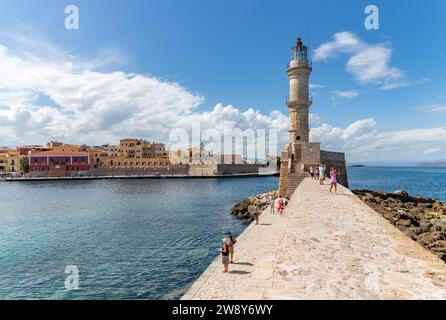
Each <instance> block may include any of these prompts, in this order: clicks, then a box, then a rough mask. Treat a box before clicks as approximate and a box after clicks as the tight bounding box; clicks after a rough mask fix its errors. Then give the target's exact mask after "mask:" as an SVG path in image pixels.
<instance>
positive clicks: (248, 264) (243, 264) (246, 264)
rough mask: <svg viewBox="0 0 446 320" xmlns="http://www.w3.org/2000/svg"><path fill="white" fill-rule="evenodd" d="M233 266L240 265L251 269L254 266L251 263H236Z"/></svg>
mask: <svg viewBox="0 0 446 320" xmlns="http://www.w3.org/2000/svg"><path fill="white" fill-rule="evenodd" d="M231 264H235V265H239V266H250V267H252V266H254V265H253V264H252V263H250V262H234V263H231Z"/></svg>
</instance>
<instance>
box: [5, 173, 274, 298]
mask: <svg viewBox="0 0 446 320" xmlns="http://www.w3.org/2000/svg"><path fill="white" fill-rule="evenodd" d="M277 184H278V179H277V178H248V179H221V180H217V179H212V180H96V181H76V182H67V181H65V182H44V183H42V182H30V183H5V182H3V183H0V299H35V298H44V299H159V298H164V299H165V298H175V297H178V295H181V293H183V291H184V288H185V287H186V286H187V285H188V284H190V283H191V282H192V281H193V280H195V279H196V278H197V277H198V276H199V275H200V273H201V272H202V271H204V269H205V268H206V267H207V266H208V265H209V263H210V262H211V261H212V259H213V258H215V256H217V255H218V249H219V247H220V245H221V241H222V239H223V238H224V237H225V232H226V231H228V230H231V231H233V232H234V233H235V234H239V233H240V232H241V231H243V227H242V226H241V224H240V222H239V221H237V220H235V219H233V218H231V216H230V214H229V210H230V208H231V207H232V206H233V205H234V204H235V202H236V201H238V200H241V199H244V198H246V197H248V196H251V195H255V194H259V193H263V192H266V191H271V190H274V189H277ZM68 265H75V266H77V267H78V269H79V275H80V279H79V286H80V290H78V291H67V290H65V286H64V282H65V277H66V276H67V275H66V274H65V273H64V270H65V267H66V266H68Z"/></svg>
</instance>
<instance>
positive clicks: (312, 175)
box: [310, 166, 314, 178]
mask: <svg viewBox="0 0 446 320" xmlns="http://www.w3.org/2000/svg"><path fill="white" fill-rule="evenodd" d="M310 174H311V177H312V178H314V168H313V166H311V167H310Z"/></svg>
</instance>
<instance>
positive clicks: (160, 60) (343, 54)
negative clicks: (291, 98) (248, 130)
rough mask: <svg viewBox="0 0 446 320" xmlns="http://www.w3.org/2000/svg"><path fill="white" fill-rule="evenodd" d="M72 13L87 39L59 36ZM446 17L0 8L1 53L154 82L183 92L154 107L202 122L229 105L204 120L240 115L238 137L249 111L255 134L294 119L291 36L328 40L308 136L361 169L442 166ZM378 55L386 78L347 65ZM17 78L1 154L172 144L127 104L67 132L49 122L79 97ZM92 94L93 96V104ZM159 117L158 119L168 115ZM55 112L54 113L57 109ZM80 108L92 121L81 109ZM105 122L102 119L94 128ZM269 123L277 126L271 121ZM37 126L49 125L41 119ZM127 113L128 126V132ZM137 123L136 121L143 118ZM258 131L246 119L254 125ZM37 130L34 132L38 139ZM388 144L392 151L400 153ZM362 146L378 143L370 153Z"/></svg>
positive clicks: (278, 9)
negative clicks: (123, 142)
mask: <svg viewBox="0 0 446 320" xmlns="http://www.w3.org/2000/svg"><path fill="white" fill-rule="evenodd" d="M67 4H75V5H77V6H78V7H79V9H80V29H79V30H71V31H69V30H66V29H65V28H64V19H65V14H64V8H65V6H66V5H67ZM369 4H374V5H377V6H378V8H379V9H380V29H379V30H366V29H365V28H364V19H365V17H366V15H365V14H364V8H365V7H366V6H367V5H369ZM445 12H446V2H444V1H442V0H438V1H435V0H431V1H415V0H408V1H372V2H371V1H360V0H354V1H353V0H351V1H280V2H278V1H266V0H257V1H254V0H243V1H240V0H239V1H234V0H229V1H198V0H188V1H179V0H176V1H173V0H167V1H165V0H164V1H142V0H141V1H136V0H130V1H117V0H112V1H110V0H109V1H102V0H95V1H70V2H65V1H56V0H45V1H44V0H37V1H20V0H15V1H10V0H2V2H1V3H0V30H2V32H0V45H3V46H4V47H6V48H7V50H8V51H7V54H8V57H9V58H11V59H12V58H13V57H15V56H19V57H20V58H21V59H22V61H23V62H27V60H26V59H28V58H29V59H30V61H34V60H38V61H39V66H40V67H42V64H45V63H47V64H49V65H52V64H57V63H60V64H63V63H64V62H66V60H69V61H71V62H72V63H73V66H74V67H73V69H70V70H68V71H67V72H68V73H70V74H71V73H72V72H83V71H91V72H96V73H99V74H100V75H102V76H104V77H108V76H109V75H111V74H113V73H114V72H118V71H119V72H122V73H125V74H129V73H132V74H133V73H134V74H138V75H142V76H144V77H147V79H152V80H153V79H156V81H158V82H156V83H155V84H153V86H154V87H157V88H158V87H159V86H161V87H163V85H169V84H172V83H176V84H178V86H179V87H174V88H172V87H169V88H168V90H164V89H162V90H161V91H162V92H163V93H164V92H166V91H170V90H173V91H172V97H165V96H163V97H162V99H159V100H163V99H164V100H165V101H166V103H168V102H169V101H170V100H169V99H177V98H178V97H179V96H181V97H183V98H184V99H183V100H181V101H177V100H175V101H174V102H173V103H172V106H176V108H179V109H181V110H183V111H182V112H184V113H185V114H189V115H191V114H193V115H195V117H196V118H199V119H201V120H202V121H204V120H205V119H208V118H207V116H209V117H211V116H212V114H211V115H209V114H208V113H212V110H214V107H215V106H216V105H218V104H221V106H222V108H228V106H232V108H233V109H231V110H229V109H224V112H223V113H225V116H222V115H221V114H219V116H216V118H215V119H214V118H212V119H210V120H209V122H210V123H212V122H213V121H214V122H215V123H221V122H222V121H223V122H224V121H226V120H227V117H241V118H242V119H237V120H234V119H233V118H231V119H232V120H234V121H235V122H236V123H237V124H238V125H240V126H242V127H243V126H249V124H248V122H249V119H252V118H250V116H249V115H246V114H245V115H243V113H244V112H246V111H247V110H248V109H249V108H252V109H253V110H256V111H257V112H258V116H255V118H256V119H257V122H258V125H261V126H265V125H267V124H268V123H269V124H271V123H277V122H278V121H283V118H281V117H280V116H277V115H273V116H271V112H272V111H274V110H278V111H280V112H281V113H283V115H285V116H287V108H286V106H285V104H284V98H285V95H287V94H288V79H287V76H286V73H285V64H286V63H287V60H288V58H289V50H290V48H291V47H292V46H293V44H294V42H295V40H296V38H297V37H298V36H302V37H303V38H304V39H306V38H307V30H310V45H311V48H312V50H313V53H315V52H317V49H318V48H320V47H321V46H322V45H324V44H328V45H330V43H331V47H329V48H333V49H332V50H333V55H331V54H328V56H327V54H321V55H320V57H319V59H317V58H315V59H314V63H313V68H314V71H313V75H312V78H311V83H312V84H313V90H312V91H313V93H314V95H315V100H314V104H313V106H312V109H311V112H312V113H313V114H314V115H315V116H314V119H315V120H314V121H313V123H312V126H313V127H314V128H319V130H314V134H313V137H314V139H317V140H321V141H322V144H323V146H324V145H325V147H326V148H328V149H342V150H344V151H346V152H347V153H348V154H350V155H351V156H350V157H349V159H350V160H353V161H356V160H358V161H359V160H366V159H371V160H375V159H376V160H387V159H388V160H392V159H413V160H424V159H440V158H446V143H445V142H444V141H445V140H446V139H442V137H445V136H444V135H443V134H444V132H443V129H444V127H446V90H445V88H446V63H445V61H444V56H445V54H444V52H446V41H445V36H444V33H443V29H444V28H443V27H442V26H443V25H444V20H443V19H442V18H443V16H444V13H445ZM340 33H342V34H343V35H344V36H345V37H347V38H348V39H354V40H357V41H358V42H360V45H358V46H353V47H348V46H347V47H345V46H344V47H341V46H342V45H343V43H340V44H339V45H338V46H337V44H336V43H335V42H333V41H334V38H333V37H334V36H335V35H336V34H340ZM336 48H337V49H336ZM373 48H377V49H383V51H379V52H380V53H382V54H384V55H383V59H385V60H386V61H385V63H383V65H381V66H377V65H375V67H383V68H384V69H383V70H382V75H381V76H379V75H378V76H372V77H369V78H367V77H364V76H362V75H361V74H360V73H363V72H365V71H364V68H365V67H367V68H369V67H370V66H369V65H367V66H361V67H360V68H359V69H355V68H354V67H352V65H351V62H352V61H351V59H355V57H356V56H357V55H361V54H362V53H364V54H370V53H373V50H368V49H373ZM336 50H337V51H336ZM319 52H320V51H319ZM30 56H32V58H30ZM67 57H69V58H67ZM349 65H350V67H349ZM372 67H374V66H372ZM36 70H40V69H39V68H37V69H36ZM17 71H18V70H17ZM65 71H66V70H65ZM11 72H14V70H12V71H11ZM386 72H389V75H388V76H387V75H386ZM50 74H51V72H49V73H48V74H47V75H48V77H50ZM395 74H396V75H395ZM50 78H51V77H50ZM91 78H93V79H91ZM107 79H108V78H107ZM389 79H390V80H389ZM17 81H19V82H20V83H21V84H20V85H18V86H9V84H6V85H4V86H3V88H2V87H1V81H0V92H2V90H3V92H7V94H4V96H6V97H7V98H4V99H3V100H4V101H3V102H2V101H1V99H0V111H2V110H3V115H2V113H1V112H0V123H1V122H2V116H3V123H2V124H3V127H4V130H5V132H4V134H3V138H2V136H0V144H2V145H16V144H22V143H25V142H28V143H45V142H46V140H49V139H51V138H59V139H64V140H65V141H67V140H68V141H67V142H77V143H79V142H88V141H79V140H80V139H81V138H82V139H92V140H95V141H94V142H99V140H101V139H98V137H102V140H104V141H103V142H114V141H112V140H113V139H116V137H119V136H122V135H136V134H139V135H141V136H144V138H150V139H159V140H165V139H166V137H165V132H164V131H162V130H161V128H158V129H157V128H156V127H157V126H159V127H163V125H162V121H163V120H162V119H161V117H160V118H159V119H156V120H153V121H156V124H155V123H154V124H153V125H152V123H151V122H150V121H151V120H150V119H147V121H146V122H144V123H141V122H139V123H137V122H131V121H130V120H131V119H130V117H129V116H128V114H126V112H130V105H132V103H131V102H129V103H128V104H126V101H121V102H120V103H121V105H120V106H121V108H120V111H119V112H118V111H117V109H119V108H118V106H116V108H115V109H113V110H114V111H113V112H107V116H106V117H105V118H104V119H102V120H101V121H99V123H96V124H95V125H96V126H99V127H101V128H100V130H99V129H98V130H96V129H95V128H94V126H88V125H87V124H86V123H87V122H88V119H80V118H81V116H79V119H77V120H78V121H74V122H73V123H70V128H71V129H70V130H71V131H67V129H66V128H62V129H60V130H57V128H56V127H57V123H56V122H55V121H56V120H55V119H61V117H62V116H67V115H76V114H79V115H80V114H81V113H79V109H76V110H74V109H73V108H74V104H73V105H71V103H72V101H65V100H66V99H65V98H58V97H59V94H61V93H60V92H59V93H58V92H53V91H52V90H49V89H48V90H46V89H44V88H42V87H41V86H39V85H36V84H32V85H31V84H29V83H26V84H23V83H22V81H21V80H17ZM83 81H84V80H83ZM88 81H92V82H91V85H90V87H92V86H96V85H97V84H98V83H101V81H102V80H98V79H97V78H96V77H88ZM94 81H96V84H95V83H94ZM389 81H390V84H391V85H392V86H390V87H395V88H393V89H387V90H384V89H383V88H384V87H385V85H386V84H389ZM39 82H40V83H42V82H45V80H40V81H39ZM5 83H6V79H5ZM143 85H144V84H143ZM124 86H126V85H125V84H124ZM150 86H151V85H150ZM5 87H6V88H5ZM151 88H153V87H151ZM61 90H62V89H61ZM138 90H139V89H138ZM138 90H136V92H139V91H138ZM154 90H155V89H154ZM175 90H177V91H175ZM62 91H63V92H66V91H64V90H62ZM84 91H85V90H83V91H82V92H84ZM18 92H20V93H23V92H26V94H29V93H30V92H32V93H33V94H34V98H33V99H31V100H32V102H29V100H30V99H29V98H27V99H25V100H26V101H27V103H28V104H27V108H28V109H26V110H25V109H23V108H25V107H24V106H23V104H24V103H23V101H21V102H20V103H19V102H17V101H16V102H14V103H13V102H11V101H10V100H11V99H10V97H11V95H13V96H16V95H17V94H18ZM158 92H159V91H156V90H155V91H153V94H151V96H153V97H155V98H156V97H157V94H158ZM134 94H135V93H134V92H133V93H131V94H130V96H134ZM96 95H97V94H96V93H95V94H94V95H93V94H92V98H91V99H93V96H96ZM0 98H1V95H0ZM64 103H65V104H64ZM90 103H91V105H92V106H93V107H95V106H97V105H98V104H99V103H97V101H96V102H94V101H93V102H92V101H86V102H85V103H84V105H89V104H90ZM101 103H103V102H101ZM177 103H178V105H177ZM82 104H83V102H79V103H77V104H76V105H77V106H79V105H82ZM2 105H3V107H2ZM13 105H14V106H13ZM19 105H20V106H19ZM125 105H129V108H128V109H126V107H125ZM45 107H46V109H45ZM157 107H159V108H160V110H163V106H162V105H159V106H157ZM51 108H53V109H55V110H58V111H59V113H58V114H57V115H56V114H55V113H54V112H53V113H51V112H50V111H51V110H50V109H51ZM166 108H167V107H166ZM80 109H81V110H82V112H88V109H87V108H84V109H83V107H82V106H81V107H80ZM167 109H168V108H167ZM39 110H40V111H39ZM42 110H43V111H42ZM61 110H62V111H61ZM44 111H45V112H44ZM53 111H54V110H53ZM42 113H44V114H45V116H42V115H41V114H42ZM228 113H229V115H228ZM24 114H27V116H26V115H24ZM39 114H40V118H39ZM156 114H158V115H160V113H159V112H158V113H156ZM20 115H23V117H24V118H23V119H22V123H23V121H27V122H28V125H29V130H28V131H29V134H25V133H23V131H20V130H19V129H18V128H17V124H18V123H19V121H18V119H20ZM99 115H100V113H96V115H95V117H96V118H95V119H97V118H98V117H100V116H99ZM145 116H147V117H149V114H145ZM263 116H264V117H269V118H268V119H263V118H262V117H263ZM42 117H45V119H47V120H46V122H45V121H43V120H42V121H43V122H42V121H41V118H42ZM73 117H74V116H73ZM120 117H123V118H126V119H127V120H128V122H127V123H125V122H120V121H119V120H120ZM136 117H139V118H140V119H141V117H142V115H141V114H137V115H136ZM165 117H167V115H166V116H165ZM50 118H51V119H52V120H51V121H50V120H48V119H50ZM36 119H38V120H36ZM70 119H71V118H70ZM258 119H260V120H258ZM39 121H40V122H39ZM206 121H207V120H206ZM358 121H359V122H358ZM361 121H362V122H361ZM168 122H169V121H167V122H166V126H168ZM177 122H178V121H177ZM257 122H256V121H252V126H253V127H254V128H255V127H256V123H257ZM355 123H356V125H354V124H355ZM33 125H34V127H33ZM129 125H132V128H133V129H134V128H135V126H138V125H140V126H141V128H138V130H125V128H124V127H125V126H129ZM324 125H325V126H324ZM352 125H353V127H351V126H352ZM107 126H108V127H109V128H110V130H108V131H107V130H106V127H107ZM146 126H149V127H151V128H150V130H148V129H146V128H145V127H146ZM327 126H329V127H327ZM7 127H8V128H7ZM37 127H38V128H39V130H35V129H36V128H37ZM74 127H75V128H74ZM143 127H144V128H143ZM152 127H153V128H152ZM6 128H7V132H6ZM73 128H74V129H73ZM283 128H284V126H281V129H280V130H282V131H283ZM337 129H339V130H337ZM415 130H420V131H415ZM33 131H38V132H33ZM58 131H59V132H58ZM62 131H63V133H61V132H62ZM352 131H354V132H353V133H351V132H352ZM0 132H1V131H0ZM45 132H46V133H47V134H45ZM80 133H82V134H80ZM420 136H422V138H420ZM432 137H434V138H435V139H432ZM45 138H47V139H46V140H45ZM392 139H396V140H397V143H392ZM109 140H110V141H109ZM352 141H355V142H354V143H352ZM373 141H375V142H374V143H372V142H373ZM376 141H380V143H381V144H382V146H381V145H379V144H378V143H377V142H376ZM368 144H373V146H370V147H369V148H366V145H368Z"/></svg>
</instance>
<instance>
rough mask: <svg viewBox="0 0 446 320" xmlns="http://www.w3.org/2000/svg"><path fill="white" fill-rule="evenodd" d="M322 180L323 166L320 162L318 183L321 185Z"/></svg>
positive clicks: (323, 176)
mask: <svg viewBox="0 0 446 320" xmlns="http://www.w3.org/2000/svg"><path fill="white" fill-rule="evenodd" d="M324 181H325V166H324V165H323V164H321V165H320V166H319V184H320V185H321V186H323V185H324Z"/></svg>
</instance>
